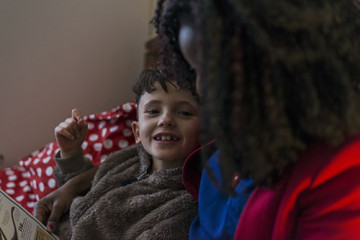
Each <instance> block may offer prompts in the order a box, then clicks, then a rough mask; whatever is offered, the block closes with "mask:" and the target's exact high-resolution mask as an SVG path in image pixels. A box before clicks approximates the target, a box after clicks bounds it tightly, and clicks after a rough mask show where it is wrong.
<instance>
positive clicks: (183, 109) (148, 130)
mask: <svg viewBox="0 0 360 240" xmlns="http://www.w3.org/2000/svg"><path fill="white" fill-rule="evenodd" d="M169 79H170V80H169ZM133 91H134V93H135V94H136V100H137V103H138V121H135V122H133V123H132V130H133V133H134V136H135V139H136V143H137V145H135V146H132V147H129V148H127V149H124V150H122V151H119V152H116V153H114V154H112V155H110V156H109V157H108V159H107V160H106V161H105V162H104V163H103V164H101V166H100V167H99V169H98V170H97V173H96V175H95V177H94V180H93V182H92V186H91V189H90V191H89V192H88V193H87V194H86V195H85V196H83V197H77V198H75V199H74V201H73V202H72V203H71V208H70V214H69V218H65V221H64V220H62V221H61V222H60V223H59V224H58V225H57V226H56V231H55V232H56V234H57V235H59V236H60V239H119V238H120V239H169V236H171V239H187V238H188V229H189V227H190V224H191V222H192V220H193V218H194V217H195V216H196V214H197V204H196V201H195V200H194V199H193V198H192V197H191V196H190V194H188V193H187V191H186V190H185V188H184V186H183V183H182V180H181V172H182V165H183V162H184V160H185V158H186V157H187V156H188V155H189V154H190V153H191V152H192V151H193V150H195V148H197V147H198V146H199V128H200V127H199V115H200V114H199V104H198V97H197V95H196V91H195V89H194V88H191V89H185V88H180V87H179V86H178V85H177V84H176V82H174V81H172V80H171V76H170V75H168V73H166V72H165V71H160V70H145V71H143V72H142V74H141V76H140V78H139V80H138V81H137V82H136V83H135V84H134V85H133ZM86 133H87V123H86V122H85V121H84V120H83V117H82V115H81V114H80V112H79V111H78V110H76V109H75V110H73V112H72V117H71V118H68V119H66V120H65V121H64V122H62V123H60V124H59V125H58V126H57V127H56V128H55V136H56V139H57V142H58V144H59V146H60V152H59V153H58V154H57V156H56V157H55V159H56V161H57V163H58V166H57V169H56V171H55V176H56V178H57V180H58V182H59V184H60V185H61V184H64V185H63V187H60V188H59V189H58V190H57V191H55V192H53V193H51V194H50V195H48V196H47V197H45V198H44V199H42V200H40V202H39V203H38V204H37V210H36V213H35V215H36V216H37V217H38V218H39V219H40V220H41V221H42V222H44V223H45V224H47V226H48V228H50V230H51V229H54V225H52V224H56V221H55V222H54V221H53V220H54V219H50V218H53V216H52V217H50V218H49V219H47V218H48V217H49V214H50V215H51V211H53V210H54V208H55V204H56V201H55V202H53V201H51V200H52V199H54V198H56V197H58V196H59V195H61V194H63V193H67V194H69V193H71V192H72V190H74V191H78V189H79V188H86V187H84V185H82V183H84V181H83V182H81V183H80V184H79V182H76V181H73V179H76V177H74V178H72V177H73V176H76V175H77V174H79V173H80V172H84V171H85V170H86V169H89V168H90V170H88V172H89V171H94V170H93V169H95V167H94V166H92V164H91V162H90V161H89V160H86V159H84V157H83V155H82V150H81V144H82V142H83V140H84V138H85V136H86ZM85 172H86V171H85ZM85 185H86V184H85ZM69 199H72V198H71V197H70V198H69ZM50 202H51V204H50ZM58 217H60V216H58ZM48 221H49V222H50V221H52V222H51V225H50V226H49V222H48Z"/></svg>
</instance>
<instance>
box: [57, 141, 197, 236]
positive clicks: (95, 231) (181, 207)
mask: <svg viewBox="0 0 360 240" xmlns="http://www.w3.org/2000/svg"><path fill="white" fill-rule="evenodd" d="M75 158H76V159H74V158H73V159H71V161H68V160H69V159H64V161H63V162H62V159H56V160H57V162H58V167H57V169H56V171H55V176H56V177H57V180H58V181H60V183H61V182H63V181H64V180H66V179H68V178H69V176H70V177H71V176H74V173H75V172H76V171H74V170H75V169H71V168H72V167H71V166H70V167H69V166H67V167H66V165H67V164H69V163H70V162H72V163H74V161H75V162H77V163H74V164H73V166H74V165H77V166H89V162H88V161H87V163H85V162H86V160H84V158H83V157H82V155H81V154H79V155H78V156H77V157H75ZM79 162H82V163H83V164H79ZM150 165H151V158H150V156H149V155H148V154H147V153H145V151H144V150H143V148H142V147H141V146H140V145H137V146H132V147H129V148H127V149H125V150H122V151H119V152H116V153H114V154H112V155H110V156H109V157H108V159H107V160H106V161H105V162H104V163H103V164H101V166H100V168H99V170H98V172H97V173H96V175H95V178H94V180H93V183H92V187H91V190H90V191H89V192H88V193H87V194H86V195H85V196H83V197H78V198H76V199H75V200H74V201H73V203H72V205H71V209H70V214H69V215H70V217H64V218H63V220H62V222H61V224H60V226H59V227H58V228H57V229H58V232H57V233H56V234H57V235H58V236H59V237H60V239H124V240H127V239H128V240H133V239H157V240H161V239H187V238H188V232H189V228H190V225H191V222H192V220H193V219H194V217H195V216H196V215H197V203H196V201H195V200H194V199H193V198H192V197H191V195H190V194H189V193H188V192H187V191H186V190H185V188H184V185H183V183H182V178H181V168H175V169H165V170H160V171H156V172H153V173H151V174H148V170H149V168H150ZM84 169H86V167H83V168H82V169H81V170H78V171H77V172H76V173H78V172H79V171H83V170H84ZM69 220H70V221H69Z"/></svg>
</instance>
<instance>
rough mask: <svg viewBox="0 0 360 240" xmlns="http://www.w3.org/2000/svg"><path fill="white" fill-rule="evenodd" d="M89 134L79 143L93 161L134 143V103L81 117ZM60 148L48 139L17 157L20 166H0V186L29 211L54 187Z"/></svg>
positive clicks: (85, 154)
mask: <svg viewBox="0 0 360 240" xmlns="http://www.w3.org/2000/svg"><path fill="white" fill-rule="evenodd" d="M84 118H85V120H86V121H87V122H88V136H87V137H86V139H85V141H84V142H83V144H82V146H81V147H82V149H83V152H84V156H85V157H87V158H88V159H90V160H91V161H92V162H93V164H95V165H98V164H100V163H102V162H104V161H105V160H106V158H107V156H108V154H110V153H112V152H114V151H118V150H120V149H123V148H126V147H128V146H129V145H132V144H134V138H133V135H132V131H131V123H132V122H133V121H134V120H136V104H135V103H134V102H130V103H125V104H123V105H120V106H118V107H117V108H114V109H112V110H110V111H105V112H102V113H100V114H91V115H89V116H85V117H84ZM58 151H59V146H58V145H57V143H56V142H55V141H54V142H51V143H49V144H47V145H45V146H44V148H42V149H39V150H36V151H34V152H32V153H31V154H29V155H28V156H26V157H24V158H22V159H20V160H19V166H15V167H12V168H7V169H3V170H1V169H0V187H1V189H3V190H4V191H6V192H7V193H8V194H9V195H10V196H11V197H13V198H14V199H15V200H16V201H17V202H19V203H20V204H21V205H22V206H23V207H24V208H25V209H27V210H28V211H29V212H33V207H34V204H35V202H36V201H37V200H38V199H41V198H43V197H44V196H46V195H47V194H49V193H50V192H52V191H54V190H55V189H56V188H57V184H56V180H55V179H54V176H53V174H54V167H55V166H56V163H55V160H54V155H55V153H57V152H58Z"/></svg>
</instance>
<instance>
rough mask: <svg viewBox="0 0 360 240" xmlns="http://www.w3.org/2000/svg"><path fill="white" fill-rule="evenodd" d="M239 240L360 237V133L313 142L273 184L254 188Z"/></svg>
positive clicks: (241, 221) (240, 222) (330, 239)
mask: <svg viewBox="0 0 360 240" xmlns="http://www.w3.org/2000/svg"><path fill="white" fill-rule="evenodd" d="M235 239H242V240H246V239H251V240H257V239H259V240H266V239H273V240H275V239H276V240H282V239H307V240H309V239H311V240H315V239H316V240H317V239H319V240H320V239H326V240H333V239H334V240H335V239H346V240H351V239H354V240H355V239H357V240H358V239H360V138H353V139H352V140H350V141H348V142H347V143H345V144H343V145H342V146H340V147H337V148H332V147H329V146H328V145H326V144H315V145H313V146H311V147H310V148H309V149H308V150H307V151H305V152H304V153H303V154H302V155H301V156H300V158H299V161H298V162H297V163H296V164H295V166H294V167H292V168H290V169H289V170H288V171H287V173H286V174H285V176H284V177H283V178H282V179H281V180H280V181H279V182H278V183H277V184H276V186H275V187H274V188H272V189H265V188H260V187H258V188H256V189H255V190H254V192H253V193H252V195H251V196H250V199H249V200H248V202H247V203H246V206H245V208H244V210H243V212H242V214H241V216H240V219H239V222H238V226H237V229H236V234H235Z"/></svg>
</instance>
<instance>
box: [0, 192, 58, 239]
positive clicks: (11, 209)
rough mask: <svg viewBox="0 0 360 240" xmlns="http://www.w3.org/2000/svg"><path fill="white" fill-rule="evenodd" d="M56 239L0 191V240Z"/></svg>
mask: <svg viewBox="0 0 360 240" xmlns="http://www.w3.org/2000/svg"><path fill="white" fill-rule="evenodd" d="M50 239H58V238H57V237H56V236H55V235H54V234H50V233H48V232H47V231H46V227H45V226H44V225H43V224H42V223H41V222H39V221H38V220H37V219H36V218H35V217H34V216H33V215H32V214H30V213H29V212H28V211H27V210H26V209H24V208H23V207H22V206H21V205H19V204H18V203H17V202H16V201H15V200H13V199H12V198H11V197H10V196H9V195H7V194H6V193H5V192H4V191H3V190H1V189H0V240H50Z"/></svg>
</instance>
